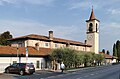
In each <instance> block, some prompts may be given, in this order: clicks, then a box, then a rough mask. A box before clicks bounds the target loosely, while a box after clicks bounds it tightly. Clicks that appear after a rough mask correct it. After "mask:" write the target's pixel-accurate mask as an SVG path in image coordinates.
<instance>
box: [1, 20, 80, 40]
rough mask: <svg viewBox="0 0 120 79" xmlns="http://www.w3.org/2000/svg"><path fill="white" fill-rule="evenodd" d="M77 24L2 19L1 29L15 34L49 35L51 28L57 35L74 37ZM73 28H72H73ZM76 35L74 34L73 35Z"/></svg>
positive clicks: (16, 35)
mask: <svg viewBox="0 0 120 79" xmlns="http://www.w3.org/2000/svg"><path fill="white" fill-rule="evenodd" d="M75 27H76V26H74V25H73V26H62V25H56V26H51V25H47V24H42V23H39V22H34V21H29V20H28V21H16V20H0V28H1V29H0V31H1V32H5V31H10V32H11V33H12V34H13V36H15V37H18V36H24V35H28V34H38V35H39V34H40V35H45V36H46V35H47V34H48V31H49V30H53V31H54V32H55V33H54V36H55V37H60V38H72V37H71V35H72V34H73V33H75V32H77V30H78V27H76V28H75ZM71 29H72V30H71ZM73 36H74V35H73Z"/></svg>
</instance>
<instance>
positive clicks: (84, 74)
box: [0, 64, 120, 79]
mask: <svg viewBox="0 0 120 79" xmlns="http://www.w3.org/2000/svg"><path fill="white" fill-rule="evenodd" d="M0 79H120V64H119V65H113V66H102V67H95V68H84V69H78V70H77V71H74V72H73V71H72V72H71V71H70V72H64V73H61V72H50V71H37V72H36V73H35V74H33V75H25V76H20V75H17V74H2V75H0Z"/></svg>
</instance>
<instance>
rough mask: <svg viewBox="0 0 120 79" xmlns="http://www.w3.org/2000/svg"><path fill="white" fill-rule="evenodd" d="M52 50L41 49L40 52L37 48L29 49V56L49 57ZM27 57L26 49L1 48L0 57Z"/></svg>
mask: <svg viewBox="0 0 120 79" xmlns="http://www.w3.org/2000/svg"><path fill="white" fill-rule="evenodd" d="M51 51H52V50H51V49H50V48H40V49H39V51H38V50H37V49H36V48H35V47H28V53H29V56H48V55H49V54H50V53H51ZM17 53H18V54H20V55H23V56H25V55H26V47H19V48H17V47H11V46H0V55H5V56H6V55H16V56H17Z"/></svg>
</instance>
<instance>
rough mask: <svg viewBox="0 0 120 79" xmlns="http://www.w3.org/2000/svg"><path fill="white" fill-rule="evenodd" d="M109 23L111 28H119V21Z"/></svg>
mask: <svg viewBox="0 0 120 79" xmlns="http://www.w3.org/2000/svg"><path fill="white" fill-rule="evenodd" d="M109 25H110V27H111V28H117V29H118V28H120V23H115V22H113V23H110V24H109Z"/></svg>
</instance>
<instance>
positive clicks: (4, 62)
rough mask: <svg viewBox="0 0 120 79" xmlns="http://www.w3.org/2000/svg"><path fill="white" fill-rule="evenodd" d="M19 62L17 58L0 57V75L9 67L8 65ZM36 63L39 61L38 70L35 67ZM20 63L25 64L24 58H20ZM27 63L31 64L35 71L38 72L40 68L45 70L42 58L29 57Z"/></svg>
mask: <svg viewBox="0 0 120 79" xmlns="http://www.w3.org/2000/svg"><path fill="white" fill-rule="evenodd" d="M15 61H16V62H17V63H18V62H19V58H17V57H0V73H3V72H4V69H5V68H6V67H7V66H9V65H10V64H13V62H15ZM37 61H39V68H36V67H37ZM21 62H22V63H26V58H25V57H22V58H21ZM28 63H33V64H34V66H35V69H36V70H40V69H42V68H45V59H44V58H42V57H29V58H28Z"/></svg>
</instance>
